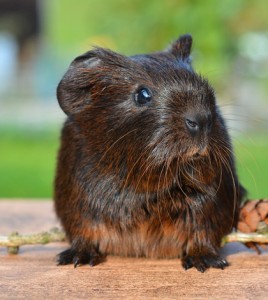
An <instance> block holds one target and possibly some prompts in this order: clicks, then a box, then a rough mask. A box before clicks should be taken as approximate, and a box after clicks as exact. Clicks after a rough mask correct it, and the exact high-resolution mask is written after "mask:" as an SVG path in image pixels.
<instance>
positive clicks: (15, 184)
mask: <svg viewBox="0 0 268 300" xmlns="http://www.w3.org/2000/svg"><path fill="white" fill-rule="evenodd" d="M0 137H1V138H0V144H1V147H0V198H5V197H6V198H8V197H11V198H23V197H24V198H40V197H45V198H47V197H51V196H52V188H53V187H52V186H53V177H54V169H55V164H56V149H57V147H58V133H57V131H56V130H42V131H35V130H18V129H5V130H4V129H1V130H0Z"/></svg>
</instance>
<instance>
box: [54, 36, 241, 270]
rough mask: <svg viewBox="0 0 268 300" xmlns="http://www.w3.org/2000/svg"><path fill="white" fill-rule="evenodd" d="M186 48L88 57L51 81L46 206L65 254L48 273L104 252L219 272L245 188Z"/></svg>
mask: <svg viewBox="0 0 268 300" xmlns="http://www.w3.org/2000/svg"><path fill="white" fill-rule="evenodd" d="M191 46H192V37H191V36H190V35H188V34H186V35H183V36H180V37H179V38H178V39H177V40H176V41H175V42H174V43H173V44H172V45H171V46H170V47H169V48H168V49H166V50H164V51H161V52H155V53H151V54H145V55H134V56H129V57H128V56H124V55H121V54H118V53H115V52H113V51H111V50H107V49H102V48H94V49H93V50H91V51H88V52H86V53H85V54H83V55H81V56H78V57H77V58H75V59H74V61H73V62H72V63H71V65H70V67H69V69H68V70H67V72H66V74H65V75H64V76H63V78H62V80H61V81H60V83H59V85H58V88H57V98H58V102H59V105H60V107H61V108H62V110H63V111H64V112H65V114H66V115H67V120H66V122H65V124H64V126H63V130H62V136H61V147H60V150H59V154H58V164H57V171H56V178H55V192H54V199H55V210H56V213H57V215H58V217H59V219H60V221H61V224H62V226H63V228H64V230H65V232H66V235H67V238H68V240H69V242H70V244H71V246H70V248H69V249H68V250H66V251H63V252H62V253H60V254H59V255H58V264H59V265H65V264H74V266H75V267H76V266H77V265H83V264H89V265H91V266H93V265H96V264H98V263H100V262H102V261H104V260H105V257H106V255H108V254H112V255H120V256H132V257H148V258H180V259H181V262H182V266H183V267H184V268H185V269H188V268H191V267H195V268H196V269H197V270H198V271H201V272H204V271H205V270H206V269H207V268H209V267H214V268H220V269H224V268H225V267H226V266H228V262H227V261H226V259H225V258H222V257H220V255H219V248H220V245H221V239H222V237H223V236H224V235H226V234H228V233H229V232H230V231H231V230H232V228H233V227H235V226H236V225H237V220H238V212H239V206H240V202H241V200H242V198H243V197H244V195H245V190H244V188H243V187H242V186H241V185H240V183H239V180H238V177H237V172H236V166H235V160H234V155H233V148H232V144H231V140H230V137H229V134H228V131H227V127H226V125H225V121H224V119H223V117H222V115H221V112H220V109H219V106H218V105H217V103H216V99H215V93H214V90H213V88H212V87H211V86H210V84H209V83H208V81H207V80H206V79H205V78H203V77H201V76H200V75H198V74H197V73H196V72H195V71H194V70H193V67H192V65H191V59H190V52H191Z"/></svg>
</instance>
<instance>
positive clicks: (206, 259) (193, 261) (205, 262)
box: [182, 255, 229, 273]
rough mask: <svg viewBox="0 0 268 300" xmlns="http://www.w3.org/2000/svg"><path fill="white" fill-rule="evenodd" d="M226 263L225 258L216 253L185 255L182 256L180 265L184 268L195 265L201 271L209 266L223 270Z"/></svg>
mask: <svg viewBox="0 0 268 300" xmlns="http://www.w3.org/2000/svg"><path fill="white" fill-rule="evenodd" d="M228 265H229V264H228V262H227V260H226V259H224V258H222V257H220V256H216V255H203V256H185V257H184V258H182V266H183V268H184V269H185V270H188V269H190V268H192V267H195V268H196V269H197V270H198V271H199V272H202V273H204V272H205V271H206V269H208V268H210V267H212V268H217V269H222V270H223V269H224V268H225V267H227V266H228Z"/></svg>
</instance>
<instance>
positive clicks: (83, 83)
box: [57, 50, 100, 115]
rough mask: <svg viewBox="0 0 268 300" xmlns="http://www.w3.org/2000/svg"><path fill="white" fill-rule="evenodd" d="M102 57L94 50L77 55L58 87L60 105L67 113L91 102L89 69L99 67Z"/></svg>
mask: <svg viewBox="0 0 268 300" xmlns="http://www.w3.org/2000/svg"><path fill="white" fill-rule="evenodd" d="M99 62H100V59H99V58H98V57H97V56H96V53H95V51H94V50H92V51H88V52H86V53H84V54H82V55H80V56H78V57H76V58H75V59H74V60H73V62H72V63H71V65H70V67H69V69H68V70H67V72H66V73H65V75H64V76H63V78H62V79H61V81H60V83H59V85H58V87H57V98H58V102H59V105H60V107H61V108H62V110H63V111H64V112H65V113H66V114H67V115H73V114H76V113H78V112H80V111H81V110H83V109H84V108H85V107H86V106H87V105H89V104H90V102H91V97H90V86H89V85H90V83H89V71H90V70H92V69H94V68H95V67H97V65H98V64H99Z"/></svg>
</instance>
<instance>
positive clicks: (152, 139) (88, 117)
mask: <svg viewBox="0 0 268 300" xmlns="http://www.w3.org/2000/svg"><path fill="white" fill-rule="evenodd" d="M191 45H192V38H191V36H190V35H184V36H181V37H179V39H178V40H177V41H175V42H174V43H173V44H172V45H171V47H170V48H168V49H167V50H165V51H162V52H157V53H153V54H146V55H136V56H131V57H127V56H124V55H120V54H117V53H115V52H112V51H110V50H105V49H101V48H96V49H94V50H92V51H89V52H87V53H85V54H84V55H81V56H79V57H77V58H76V59H75V60H74V61H73V62H72V64H71V65H70V68H69V70H68V71H67V73H66V74H65V76H64V77H63V79H62V80H61V82H60V84H59V86H58V90H57V96H58V101H59V104H60V106H61V108H62V109H63V111H64V112H65V113H66V114H67V116H68V117H69V118H70V119H72V122H73V124H76V126H77V128H78V129H79V131H80V134H81V136H83V138H84V141H85V144H84V145H85V152H86V153H88V155H90V156H91V159H95V160H96V162H98V165H99V166H101V165H102V171H104V172H117V173H118V174H119V175H120V176H121V177H122V178H125V179H126V178H127V179H128V180H130V179H129V178H132V181H133V182H136V183H137V182H138V181H139V182H142V181H143V179H141V177H143V178H147V179H146V180H147V181H146V180H145V182H144V185H146V186H147V189H148V180H149V179H148V178H151V179H152V181H154V182H155V184H157V182H158V184H159V173H160V172H167V169H169V168H170V167H171V166H174V168H179V166H180V165H182V164H189V162H190V161H198V160H200V161H201V160H203V161H205V160H206V158H209V159H208V161H210V163H211V155H213V152H215V151H216V149H217V148H218V145H217V143H218V140H219V138H220V139H222V140H224V139H228V137H227V135H226V133H225V126H224V124H223V121H222V118H221V117H220V115H219V112H218V108H217V106H216V103H215V96H214V92H213V89H212V88H211V86H210V85H209V83H208V82H207V80H205V79H204V78H202V77H201V76H199V75H198V74H196V73H195V72H194V70H193V68H192V66H191V61H190V51H191ZM223 142H224V141H223ZM225 143H227V141H225ZM226 151H227V150H226ZM174 168H173V171H172V173H174ZM153 174H156V175H157V174H158V175H157V176H156V178H155V179H154V176H155V175H153ZM138 178H139V179H138ZM165 178H167V177H165ZM165 180H166V181H167V182H166V184H167V185H169V184H170V183H168V180H167V179H165ZM170 181H172V180H170ZM163 184H164V183H163ZM153 185H154V184H152V185H151V186H153Z"/></svg>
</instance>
